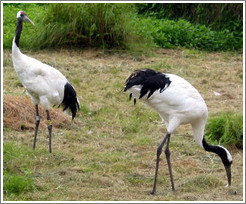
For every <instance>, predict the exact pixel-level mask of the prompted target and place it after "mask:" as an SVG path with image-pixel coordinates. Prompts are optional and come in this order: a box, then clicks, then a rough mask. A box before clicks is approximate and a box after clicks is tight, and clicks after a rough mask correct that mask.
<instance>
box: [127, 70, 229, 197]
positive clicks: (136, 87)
mask: <svg viewBox="0 0 246 204" xmlns="http://www.w3.org/2000/svg"><path fill="white" fill-rule="evenodd" d="M124 91H128V92H129V93H130V99H131V98H132V96H134V104H135V103H136V99H142V100H143V101H144V102H145V103H146V104H147V105H149V106H150V107H152V108H153V109H155V110H156V111H157V112H158V113H159V115H160V117H161V118H162V120H163V121H164V123H165V125H166V128H167V133H166V136H165V137H164V139H163V141H162V142H161V144H160V145H159V147H158V148H157V158H156V169H155V179H154V185H153V190H152V192H151V194H154V193H155V191H156V182H157V175H158V168H159V161H160V155H161V153H162V148H163V146H164V144H165V143H166V147H165V150H164V152H165V155H166V160H167V165H168V169H169V174H170V180H171V185H172V190H173V191H174V190H175V188H174V182H173V175H172V168H171V162H170V151H169V142H170V136H171V134H172V133H173V132H174V130H175V129H176V128H177V127H178V126H179V125H181V124H191V126H192V129H193V133H194V139H195V141H196V142H197V143H198V145H199V146H200V147H201V148H203V149H204V150H205V151H209V152H213V153H215V154H217V155H218V156H219V157H220V158H221V160H222V163H223V164H224V167H225V170H226V175H227V180H228V184H227V186H230V185H231V164H232V156H231V154H230V152H229V151H228V150H227V149H226V148H225V147H222V146H220V145H216V146H213V145H209V144H208V143H207V142H206V140H205V139H204V129H205V124H206V121H207V117H208V109H207V105H206V103H205V101H204V99H203V98H202V96H201V95H200V93H199V92H198V91H197V90H196V89H195V88H194V87H193V86H192V85H191V84H190V83H189V82H187V81H186V80H185V79H183V78H181V77H179V76H177V75H174V74H166V73H161V72H157V71H154V70H151V69H140V70H136V71H135V72H134V73H132V74H131V75H130V76H129V78H128V79H127V80H126V83H125V87H124Z"/></svg>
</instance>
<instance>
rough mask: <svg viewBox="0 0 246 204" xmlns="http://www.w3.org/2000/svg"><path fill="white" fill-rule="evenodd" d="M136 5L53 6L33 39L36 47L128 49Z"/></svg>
mask: <svg viewBox="0 0 246 204" xmlns="http://www.w3.org/2000/svg"><path fill="white" fill-rule="evenodd" d="M133 10H134V7H133V4H113V3H111V4H107V3H96V4H85V3H80V4H75V3H67V4H61V3H59V4H50V5H49V7H48V10H47V12H46V13H45V15H44V16H43V18H42V20H41V28H40V30H39V32H38V33H36V36H34V37H33V39H34V40H33V43H34V45H35V46H34V47H39V48H43V47H59V46H66V45H67V46H76V47H82V46H83V47H84V46H92V47H103V48H112V47H118V46H124V45H125V43H126V38H127V34H128V32H129V30H126V28H127V26H126V24H127V22H128V21H129V20H130V19H129V18H130V14H131V13H132V11H133Z"/></svg>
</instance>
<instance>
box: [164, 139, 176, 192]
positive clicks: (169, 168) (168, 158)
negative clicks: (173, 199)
mask: <svg viewBox="0 0 246 204" xmlns="http://www.w3.org/2000/svg"><path fill="white" fill-rule="evenodd" d="M169 141H170V135H169V137H168V138H167V146H166V149H165V155H166V159H167V165H168V170H169V175H170V180H171V185H172V191H175V188H174V182H173V174H172V166H171V162H170V155H171V153H170V151H169Z"/></svg>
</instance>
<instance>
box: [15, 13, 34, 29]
mask: <svg viewBox="0 0 246 204" xmlns="http://www.w3.org/2000/svg"><path fill="white" fill-rule="evenodd" d="M17 19H20V20H22V21H26V22H28V23H31V24H32V25H33V26H34V23H33V22H32V21H31V20H30V19H29V18H28V17H27V15H26V13H25V12H24V11H19V12H18V13H17Z"/></svg>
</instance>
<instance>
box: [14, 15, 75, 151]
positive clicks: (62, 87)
mask: <svg viewBox="0 0 246 204" xmlns="http://www.w3.org/2000/svg"><path fill="white" fill-rule="evenodd" d="M23 21H26V22H29V23H31V24H32V25H34V23H33V22H32V21H31V20H30V19H29V18H28V17H27V15H26V13H25V12H23V11H19V12H18V13H17V26H16V31H15V37H14V39H13V44H12V60H13V66H14V69H15V71H16V73H17V75H18V77H19V79H20V81H21V83H22V85H23V86H24V88H25V89H26V91H27V94H28V95H30V96H31V99H32V101H33V103H34V104H35V108H36V121H35V133H34V142H33V149H35V146H36V139H37V133H38V127H39V123H40V116H39V111H38V105H39V104H41V105H42V107H43V108H44V109H45V110H46V113H47V122H48V126H47V127H48V132H49V152H50V153H51V152H52V151H51V134H52V122H51V118H50V113H49V107H50V105H51V104H52V105H62V107H63V108H64V109H63V111H66V112H67V113H69V114H70V113H71V114H72V119H73V118H74V117H75V116H76V112H77V111H78V110H79V100H78V99H77V95H76V92H75V90H74V88H73V86H72V85H71V84H70V83H69V82H68V80H67V79H66V77H65V76H63V75H62V73H61V72H60V71H58V70H57V69H55V68H53V67H51V66H49V65H47V64H44V63H42V62H40V61H38V60H36V59H34V58H32V57H29V56H26V55H24V54H22V53H21V51H20V49H19V40H20V36H21V31H22V27H23Z"/></svg>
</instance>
